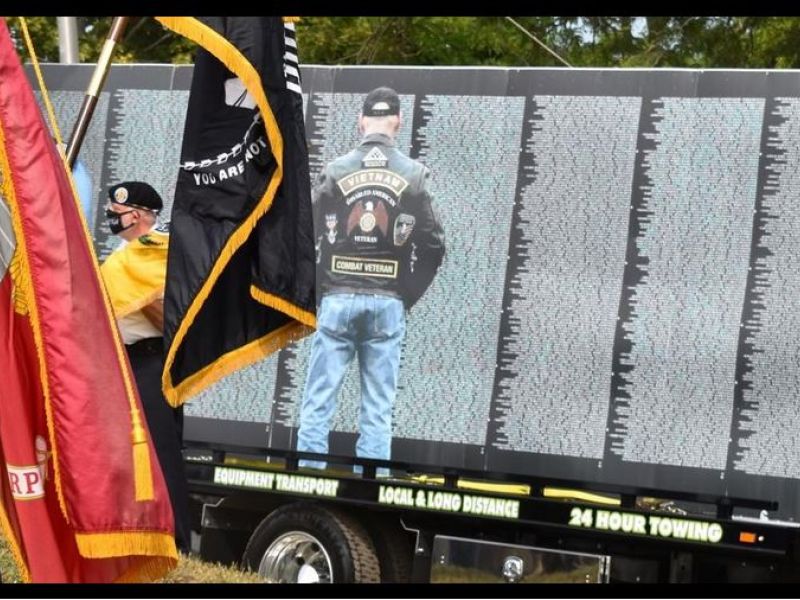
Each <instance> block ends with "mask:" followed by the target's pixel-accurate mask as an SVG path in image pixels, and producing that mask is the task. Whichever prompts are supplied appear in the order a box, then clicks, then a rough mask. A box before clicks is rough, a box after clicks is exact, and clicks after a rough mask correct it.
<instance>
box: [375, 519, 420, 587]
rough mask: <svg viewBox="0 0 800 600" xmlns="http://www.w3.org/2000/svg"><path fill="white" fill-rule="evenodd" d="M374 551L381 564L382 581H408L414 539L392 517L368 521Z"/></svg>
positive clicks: (409, 579)
mask: <svg viewBox="0 0 800 600" xmlns="http://www.w3.org/2000/svg"><path fill="white" fill-rule="evenodd" d="M368 525H369V531H370V534H371V536H372V542H373V544H374V545H375V553H376V554H377V555H378V562H379V563H380V566H381V581H382V582H383V583H409V582H410V581H411V570H412V565H413V557H414V541H413V539H412V538H411V536H410V535H409V534H408V533H406V531H405V530H403V528H402V526H401V525H400V523H399V520H398V522H395V521H394V520H393V519H375V520H374V521H370V522H369V523H368Z"/></svg>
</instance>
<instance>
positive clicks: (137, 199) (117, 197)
mask: <svg viewBox="0 0 800 600" xmlns="http://www.w3.org/2000/svg"><path fill="white" fill-rule="evenodd" d="M108 197H109V199H110V200H111V201H112V202H116V203H118V204H132V205H135V206H139V207H141V208H147V209H149V210H155V211H159V210H161V209H162V208H164V202H162V200H161V196H159V195H158V192H157V191H155V190H154V189H153V187H152V186H151V185H150V184H147V183H145V182H144V181H123V182H122V183H118V184H117V185H112V186H111V187H110V188H108Z"/></svg>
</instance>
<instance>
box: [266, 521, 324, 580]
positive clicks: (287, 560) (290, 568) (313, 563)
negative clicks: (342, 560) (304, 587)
mask: <svg viewBox="0 0 800 600" xmlns="http://www.w3.org/2000/svg"><path fill="white" fill-rule="evenodd" d="M258 574H259V575H260V576H262V577H264V578H266V579H269V580H270V581H273V582H275V583H333V567H332V565H331V558H330V556H328V552H327V551H326V550H325V548H324V547H323V546H322V544H321V543H320V542H319V540H318V539H317V538H315V537H314V536H313V535H311V534H310V533H306V532H305V531H288V532H286V533H283V534H281V535H280V536H278V537H277V538H275V541H273V542H272V543H271V544H270V545H269V548H267V550H266V551H265V552H264V556H263V557H261V562H260V563H259V565H258Z"/></svg>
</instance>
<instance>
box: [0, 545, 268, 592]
mask: <svg viewBox="0 0 800 600" xmlns="http://www.w3.org/2000/svg"><path fill="white" fill-rule="evenodd" d="M0 575H2V577H3V583H21V579H20V576H19V571H18V570H17V565H16V563H15V562H14V557H13V556H12V555H11V551H10V549H9V547H8V544H6V540H5V538H4V537H2V536H0ZM155 583H267V582H266V581H265V580H264V579H262V578H261V577H259V576H258V575H255V574H253V573H246V572H244V571H240V570H239V569H236V568H233V567H226V566H223V565H221V564H219V563H208V562H204V561H202V560H200V559H199V558H196V557H194V556H187V555H185V554H181V555H180V560H179V561H178V566H177V567H176V568H175V569H174V570H173V571H171V572H170V573H169V574H167V576H166V577H164V579H161V580H159V581H157V582H155Z"/></svg>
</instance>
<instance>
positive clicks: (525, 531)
mask: <svg viewBox="0 0 800 600" xmlns="http://www.w3.org/2000/svg"><path fill="white" fill-rule="evenodd" d="M185 457H186V467H187V474H188V477H189V482H190V489H191V492H192V496H193V502H194V506H195V516H196V519H195V529H197V530H198V532H199V533H200V546H199V551H200V555H201V557H202V558H204V559H206V560H213V561H220V562H223V563H227V564H236V565H239V566H241V567H242V568H245V569H250V570H253V571H255V572H259V573H260V574H262V575H263V576H265V577H266V578H268V579H270V580H273V581H279V582H294V581H298V580H299V581H314V582H316V581H331V582H340V583H341V582H345V583H352V582H377V581H380V582H393V583H409V582H417V583H421V582H432V583H439V582H460V583H472V582H475V583H478V582H483V583H491V582H494V583H502V582H512V583H514V582H560V583H619V582H625V583H665V582H670V583H678V582H680V583H689V582H692V583H699V582H727V583H736V582H760V583H768V582H796V581H800V567H799V565H798V542H800V525H797V524H795V523H791V522H781V521H774V520H769V519H764V518H758V517H757V516H756V517H747V516H742V515H736V514H734V513H735V512H737V511H744V512H750V513H754V512H757V511H772V510H776V509H777V505H776V503H774V502H765V501H760V500H750V499H747V498H733V497H714V496H711V495H706V494H689V493H685V492H668V491H665V490H654V489H646V488H640V489H634V488H629V487H625V486H598V485H587V484H585V483H582V482H579V481H570V480H554V479H547V480H544V479H540V478H533V477H520V476H517V475H514V476H510V475H505V474H501V473H486V472H471V471H468V470H456V469H441V470H439V472H436V471H435V470H433V469H432V468H431V467H430V466H425V465H412V464H407V463H398V462H386V461H377V460H363V459H354V458H350V457H345V456H338V457H335V456H334V457H332V456H330V455H326V456H325V457H324V458H327V459H328V460H330V461H332V462H333V463H334V465H335V466H336V467H340V468H329V469H326V470H317V469H298V468H297V460H298V458H301V457H305V458H312V459H319V458H322V457H321V455H314V454H309V453H297V452H292V451H284V450H269V451H267V452H263V451H260V452H257V451H255V450H253V451H251V452H250V453H248V452H247V451H245V449H242V448H236V447H228V448H222V447H220V446H215V447H214V448H210V447H206V448H203V447H202V446H201V445H193V446H192V447H190V448H187V450H186V453H185ZM268 461H269V462H268ZM356 463H357V464H359V465H361V466H362V467H363V471H362V473H360V474H359V473H354V472H352V467H351V466H350V465H354V464H356ZM378 466H384V467H390V468H391V469H392V476H391V477H382V478H376V477H375V469H376V467H378ZM432 471H433V472H432ZM423 473H424V474H423ZM304 567H305V568H304Z"/></svg>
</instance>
